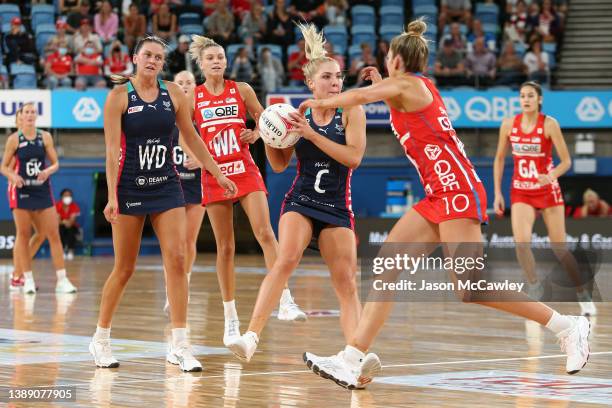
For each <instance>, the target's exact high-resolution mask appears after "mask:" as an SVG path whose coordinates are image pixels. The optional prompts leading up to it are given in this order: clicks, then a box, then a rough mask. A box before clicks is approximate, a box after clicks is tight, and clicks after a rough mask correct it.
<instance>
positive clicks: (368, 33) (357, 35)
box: [351, 25, 376, 50]
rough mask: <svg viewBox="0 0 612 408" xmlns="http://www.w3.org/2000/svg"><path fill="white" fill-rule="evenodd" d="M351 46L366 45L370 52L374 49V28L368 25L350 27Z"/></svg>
mask: <svg viewBox="0 0 612 408" xmlns="http://www.w3.org/2000/svg"><path fill="white" fill-rule="evenodd" d="M351 36H352V39H351V44H352V45H359V44H361V43H368V44H370V47H372V50H374V49H376V32H375V31H374V26H369V25H354V26H352V27H351Z"/></svg>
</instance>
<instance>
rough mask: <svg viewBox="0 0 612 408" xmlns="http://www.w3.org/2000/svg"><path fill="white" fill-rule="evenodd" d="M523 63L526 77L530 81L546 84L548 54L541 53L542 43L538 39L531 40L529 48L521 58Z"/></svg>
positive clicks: (548, 69) (548, 70) (548, 71)
mask: <svg viewBox="0 0 612 408" xmlns="http://www.w3.org/2000/svg"><path fill="white" fill-rule="evenodd" d="M523 63H524V64H525V65H526V66H527V76H528V79H529V80H530V81H538V82H541V83H547V82H548V77H549V73H550V68H549V65H548V54H547V53H546V52H544V51H542V42H541V41H540V40H539V39H535V40H532V42H531V47H530V48H529V50H528V51H527V53H526V54H525V57H523Z"/></svg>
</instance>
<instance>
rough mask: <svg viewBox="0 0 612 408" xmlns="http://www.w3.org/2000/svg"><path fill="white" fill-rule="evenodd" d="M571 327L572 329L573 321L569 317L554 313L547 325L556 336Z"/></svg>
mask: <svg viewBox="0 0 612 408" xmlns="http://www.w3.org/2000/svg"><path fill="white" fill-rule="evenodd" d="M570 327H572V319H571V318H570V317H569V316H565V315H560V314H559V313H557V312H553V314H552V316H551V317H550V320H549V321H548V323H546V328H547V329H549V330H550V331H552V332H553V333H555V334H559V333H561V332H562V331H564V330H567V329H569V328H570Z"/></svg>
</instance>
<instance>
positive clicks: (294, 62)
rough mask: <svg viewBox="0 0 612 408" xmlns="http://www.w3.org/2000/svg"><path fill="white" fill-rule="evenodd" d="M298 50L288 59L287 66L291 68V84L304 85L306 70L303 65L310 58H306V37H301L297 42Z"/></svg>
mask: <svg viewBox="0 0 612 408" xmlns="http://www.w3.org/2000/svg"><path fill="white" fill-rule="evenodd" d="M297 45H298V51H295V52H293V53H292V54H291V55H289V60H288V61H287V68H288V69H289V84H290V85H292V86H304V81H305V80H306V77H304V71H302V67H303V66H304V65H306V63H307V62H308V60H307V59H306V48H305V47H306V43H305V42H304V39H303V38H302V39H300V40H299V41H298V43H297Z"/></svg>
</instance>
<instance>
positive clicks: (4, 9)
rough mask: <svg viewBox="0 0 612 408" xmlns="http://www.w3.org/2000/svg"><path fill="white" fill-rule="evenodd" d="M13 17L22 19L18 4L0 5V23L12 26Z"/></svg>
mask: <svg viewBox="0 0 612 408" xmlns="http://www.w3.org/2000/svg"><path fill="white" fill-rule="evenodd" d="M13 17H21V12H20V11H19V6H18V5H16V4H0V22H1V23H2V24H3V25H4V24H10V23H11V19H12V18H13Z"/></svg>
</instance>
